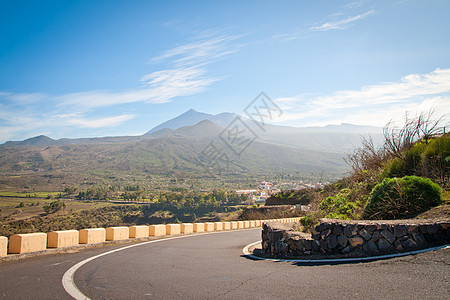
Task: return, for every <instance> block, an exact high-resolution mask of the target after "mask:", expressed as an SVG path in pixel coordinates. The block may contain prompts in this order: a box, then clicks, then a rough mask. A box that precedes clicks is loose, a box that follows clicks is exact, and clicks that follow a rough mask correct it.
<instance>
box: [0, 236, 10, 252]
mask: <svg viewBox="0 0 450 300" xmlns="http://www.w3.org/2000/svg"><path fill="white" fill-rule="evenodd" d="M7 254H8V238H7V237H6V236H0V257H3V256H6V255H7Z"/></svg>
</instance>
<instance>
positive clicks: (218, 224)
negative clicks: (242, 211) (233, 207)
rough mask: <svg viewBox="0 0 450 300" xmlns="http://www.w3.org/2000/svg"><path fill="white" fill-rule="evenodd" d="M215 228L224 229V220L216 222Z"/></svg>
mask: <svg viewBox="0 0 450 300" xmlns="http://www.w3.org/2000/svg"><path fill="white" fill-rule="evenodd" d="M214 230H223V222H214Z"/></svg>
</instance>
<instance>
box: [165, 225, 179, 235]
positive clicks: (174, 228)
mask: <svg viewBox="0 0 450 300" xmlns="http://www.w3.org/2000/svg"><path fill="white" fill-rule="evenodd" d="M180 233H181V226H180V224H167V225H166V234H167V235H174V234H180Z"/></svg>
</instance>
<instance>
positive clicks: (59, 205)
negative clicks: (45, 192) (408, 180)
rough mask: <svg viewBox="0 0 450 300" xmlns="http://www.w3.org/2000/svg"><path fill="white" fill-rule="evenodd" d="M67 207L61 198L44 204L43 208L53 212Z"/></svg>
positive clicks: (47, 211)
mask: <svg viewBox="0 0 450 300" xmlns="http://www.w3.org/2000/svg"><path fill="white" fill-rule="evenodd" d="M65 207H66V204H65V203H64V202H63V201H61V200H56V201H53V202H51V203H49V204H47V205H44V206H43V207H42V208H43V209H44V211H45V212H46V213H47V214H53V213H55V212H57V211H59V210H61V209H63V208H65Z"/></svg>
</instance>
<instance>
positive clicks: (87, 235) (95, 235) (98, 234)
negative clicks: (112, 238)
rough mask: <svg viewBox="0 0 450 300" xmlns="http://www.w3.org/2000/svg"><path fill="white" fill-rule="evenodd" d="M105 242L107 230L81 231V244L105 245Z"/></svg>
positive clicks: (91, 229) (90, 229)
mask: <svg viewBox="0 0 450 300" xmlns="http://www.w3.org/2000/svg"><path fill="white" fill-rule="evenodd" d="M105 240H106V230H105V228H88V229H81V230H80V244H96V243H103V242H104V241H105Z"/></svg>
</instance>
